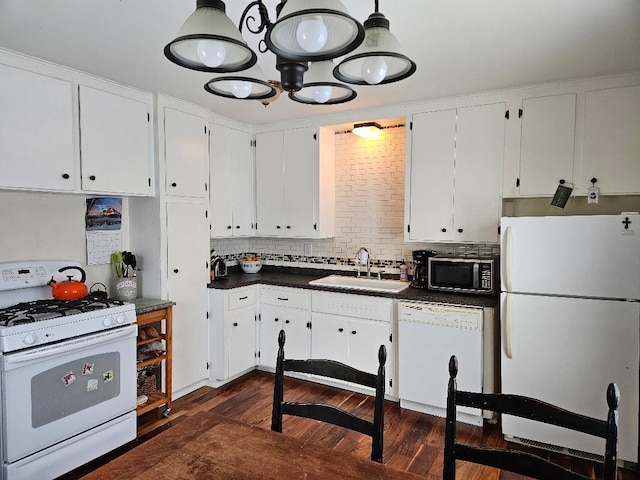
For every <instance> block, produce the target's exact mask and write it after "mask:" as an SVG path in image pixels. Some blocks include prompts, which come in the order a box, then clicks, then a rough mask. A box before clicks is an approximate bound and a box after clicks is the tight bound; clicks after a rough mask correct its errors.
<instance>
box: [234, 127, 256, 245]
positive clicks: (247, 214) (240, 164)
mask: <svg viewBox="0 0 640 480" xmlns="http://www.w3.org/2000/svg"><path fill="white" fill-rule="evenodd" d="M230 133H232V135H231V136H230V140H231V141H232V143H233V168H232V169H231V170H230V171H232V172H233V196H232V203H233V236H234V237H248V236H251V235H253V232H254V228H253V226H254V223H255V215H254V212H255V207H254V206H255V202H254V200H253V199H254V195H253V191H254V189H253V178H254V175H253V159H252V157H251V135H249V134H248V133H247V132H242V131H240V130H232V132H230Z"/></svg>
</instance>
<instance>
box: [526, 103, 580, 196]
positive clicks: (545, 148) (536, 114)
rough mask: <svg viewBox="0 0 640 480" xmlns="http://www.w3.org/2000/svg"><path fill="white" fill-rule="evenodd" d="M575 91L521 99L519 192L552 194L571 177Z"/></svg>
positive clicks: (574, 124) (574, 125)
mask: <svg viewBox="0 0 640 480" xmlns="http://www.w3.org/2000/svg"><path fill="white" fill-rule="evenodd" d="M575 128H576V95H575V94H573V93H570V94H566V95H553V96H550V97H538V98H526V99H524V100H523V101H522V134H521V140H520V177H519V182H518V184H519V185H520V187H519V193H520V195H553V194H554V193H555V191H556V188H557V187H558V183H559V182H560V181H561V180H564V181H567V182H571V181H572V178H573V152H574V143H575Z"/></svg>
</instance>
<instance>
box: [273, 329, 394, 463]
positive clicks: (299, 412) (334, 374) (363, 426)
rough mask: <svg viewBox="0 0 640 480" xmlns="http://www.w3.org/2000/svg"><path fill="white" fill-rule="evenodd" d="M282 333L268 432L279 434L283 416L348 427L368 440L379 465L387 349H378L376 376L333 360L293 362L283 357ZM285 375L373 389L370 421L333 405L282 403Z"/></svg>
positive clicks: (381, 346) (279, 340) (283, 339)
mask: <svg viewBox="0 0 640 480" xmlns="http://www.w3.org/2000/svg"><path fill="white" fill-rule="evenodd" d="M285 339H286V336H285V332H284V330H280V334H279V335H278V345H279V349H278V359H277V362H276V376H275V386H274V389H273V410H272V414H271V430H274V431H276V432H282V416H283V415H295V416H298V417H305V418H312V419H315V420H319V421H321V422H326V423H331V424H333V425H338V426H340V427H344V428H348V429H350V430H354V431H356V432H360V433H363V434H365V435H369V436H370V437H371V441H372V444H371V460H373V461H375V462H379V463H382V448H383V437H384V390H385V369H384V368H385V363H386V361H387V350H386V348H385V347H384V345H380V348H379V349H378V362H379V366H378V373H377V374H373V373H368V372H363V371H361V370H358V369H355V368H353V367H350V366H349V365H345V364H343V363H340V362H336V361H333V360H321V359H310V360H292V359H285V358H284V343H285ZM284 372H298V373H309V374H313V375H320V376H322V377H327V378H333V379H337V380H343V381H347V382H351V383H356V384H358V385H363V386H365V387H370V388H373V389H375V404H374V413H373V421H368V420H365V419H363V418H360V417H357V416H355V415H353V414H351V413H349V412H347V411H345V410H343V409H341V408H338V407H336V406H334V405H328V404H324V403H294V402H285V401H284Z"/></svg>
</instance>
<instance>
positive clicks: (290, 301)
mask: <svg viewBox="0 0 640 480" xmlns="http://www.w3.org/2000/svg"><path fill="white" fill-rule="evenodd" d="M310 304H311V292H309V291H308V290H303V289H299V288H286V287H269V286H263V287H261V288H260V356H259V362H258V363H259V364H260V366H263V367H267V368H271V369H275V367H276V359H277V356H278V334H279V333H280V330H284V332H285V334H286V341H285V345H284V352H285V357H286V358H295V359H302V360H304V359H306V358H309V355H308V351H309V348H308V346H309V331H310V330H309V326H310V324H309V306H310Z"/></svg>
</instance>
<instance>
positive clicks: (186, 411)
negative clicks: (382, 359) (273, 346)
mask: <svg viewBox="0 0 640 480" xmlns="http://www.w3.org/2000/svg"><path fill="white" fill-rule="evenodd" d="M272 395H273V374H270V373H266V372H260V371H254V372H252V373H250V374H248V375H245V376H244V377H242V378H240V379H238V380H236V381H234V382H232V383H230V384H228V385H226V386H224V387H222V388H219V389H212V388H207V387H203V388H200V389H198V390H196V391H195V392H192V393H190V394H188V395H186V396H184V397H182V398H179V399H178V400H176V401H175V402H174V403H173V410H172V412H171V415H170V416H169V418H168V419H165V418H164V417H162V416H161V415H160V414H159V412H150V413H149V414H147V415H146V416H144V417H140V419H139V422H140V424H139V430H138V431H139V434H140V436H139V438H138V439H137V440H136V441H134V442H131V443H130V444H128V445H126V446H124V447H122V448H120V449H118V450H116V451H115V452H112V453H111V454H108V455H106V456H105V457H102V458H100V459H98V460H96V461H94V462H92V463H90V464H88V465H86V466H84V467H82V468H80V469H77V470H75V471H74V472H71V473H70V474H67V475H65V476H63V477H61V479H64V480H75V479H79V478H82V476H83V475H85V474H86V473H88V472H89V471H91V470H93V469H95V468H97V467H98V466H100V465H102V464H104V463H106V462H108V461H109V460H111V459H113V458H115V457H116V456H118V455H120V454H122V453H123V452H125V451H127V450H129V449H131V448H134V447H135V446H136V445H138V444H140V443H142V442H145V441H146V440H148V439H149V438H151V437H153V436H155V435H157V434H158V433H159V432H161V431H163V430H165V429H167V428H171V427H172V426H174V425H177V424H178V423H180V422H181V421H183V420H184V419H185V418H187V417H188V416H190V415H193V414H194V413H195V412H197V411H200V410H209V411H211V412H214V413H217V414H220V415H225V416H228V417H231V418H234V419H236V420H240V421H243V422H246V423H250V424H252V425H256V426H260V427H262V428H267V429H268V428H271V403H272ZM304 395H313V396H314V398H317V397H318V396H320V397H324V398H326V399H327V401H330V402H332V403H334V404H340V405H343V406H344V407H345V408H347V409H352V410H354V411H355V412H357V414H358V415H372V414H373V398H371V397H367V396H365V395H360V394H357V393H352V392H347V391H343V390H339V389H335V388H331V387H326V386H323V385H317V384H310V383H308V382H301V381H298V380H296V379H292V378H286V380H285V399H290V400H293V401H300V400H301V399H302V398H304ZM384 432H385V433H384V434H385V437H384V463H385V464H387V465H389V466H391V467H393V468H396V469H400V470H407V471H410V472H413V473H416V474H418V475H421V476H423V477H425V478H427V479H429V480H436V479H440V478H442V458H443V455H442V452H443V444H444V419H443V418H438V417H433V416H430V415H424V414H420V413H416V412H413V411H410V410H405V409H400V407H399V405H398V404H397V403H393V402H387V404H386V406H385V429H384ZM283 433H285V434H287V435H291V436H294V437H297V438H300V439H303V440H306V441H309V442H313V443H317V444H321V445H325V446H327V447H329V448H333V449H335V450H340V451H343V452H348V453H350V454H353V455H357V456H359V457H362V458H366V459H368V458H369V456H370V454H371V439H370V437H367V436H364V435H360V434H358V433H356V432H352V431H350V430H344V429H341V428H339V427H334V426H332V425H326V424H322V423H320V422H316V421H313V420H307V419H301V418H297V417H288V416H285V418H284V420H283ZM458 437H459V438H460V439H461V440H463V441H467V442H470V443H474V444H478V445H485V446H504V445H505V441H504V439H503V437H502V435H501V434H500V431H499V428H498V427H497V426H495V425H489V426H485V427H484V428H479V427H473V426H470V425H465V424H459V425H458ZM511 446H512V447H514V448H521V449H526V447H519V446H517V445H511ZM549 455H553V456H554V458H555V459H556V460H559V461H561V462H562V463H563V464H564V465H565V466H566V467H567V468H570V469H571V470H575V471H578V472H580V473H582V474H584V475H588V476H591V477H592V478H599V476H600V473H601V472H600V471H599V469H598V468H597V467H598V466H597V465H596V466H595V467H594V464H593V463H592V462H589V461H586V460H580V459H576V458H572V457H568V456H564V455H560V454H556V453H549ZM457 471H458V478H460V479H461V480H521V479H525V478H527V477H523V476H521V475H515V474H512V473H509V472H501V471H499V470H497V469H493V468H488V467H483V466H479V465H475V464H471V463H466V462H458V464H457ZM632 479H640V472H637V471H634V470H629V469H621V470H620V473H619V475H618V480H632ZM220 480H224V479H220Z"/></svg>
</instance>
